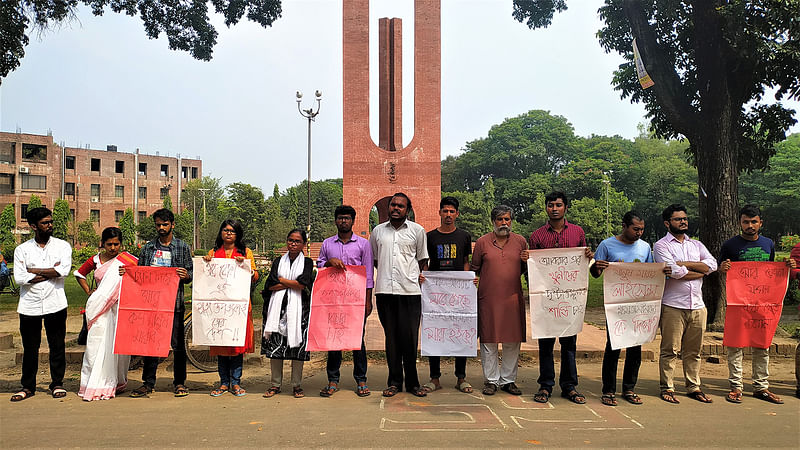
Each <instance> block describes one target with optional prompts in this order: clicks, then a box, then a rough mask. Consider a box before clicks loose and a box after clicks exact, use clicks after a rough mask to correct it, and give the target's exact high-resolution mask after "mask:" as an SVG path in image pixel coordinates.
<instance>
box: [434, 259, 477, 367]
mask: <svg viewBox="0 0 800 450" xmlns="http://www.w3.org/2000/svg"><path fill="white" fill-rule="evenodd" d="M423 275H425V282H424V283H422V327H421V328H422V333H421V336H420V341H421V343H420V347H421V352H422V355H423V356H476V355H477V348H478V289H477V288H476V287H475V284H474V283H473V282H472V280H474V279H475V272H462V271H442V272H439V271H425V272H423Z"/></svg>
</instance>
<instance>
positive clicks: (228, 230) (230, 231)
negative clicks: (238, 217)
mask: <svg viewBox="0 0 800 450" xmlns="http://www.w3.org/2000/svg"><path fill="white" fill-rule="evenodd" d="M222 232H223V233H228V234H236V230H231V229H230V228H225V229H224V230H222Z"/></svg>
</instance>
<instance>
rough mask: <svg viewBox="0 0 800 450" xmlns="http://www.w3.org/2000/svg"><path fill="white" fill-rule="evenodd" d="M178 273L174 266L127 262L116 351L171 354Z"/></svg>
mask: <svg viewBox="0 0 800 450" xmlns="http://www.w3.org/2000/svg"><path fill="white" fill-rule="evenodd" d="M178 282H179V278H178V273H177V272H176V271H175V268H174V267H151V266H125V274H124V275H123V276H122V287H121V288H120V295H119V309H118V311H117V330H116V338H115V339H114V353H115V354H117V355H139V356H159V357H166V356H168V355H169V349H170V344H171V342H172V320H173V318H174V314H175V296H176V295H177V294H178Z"/></svg>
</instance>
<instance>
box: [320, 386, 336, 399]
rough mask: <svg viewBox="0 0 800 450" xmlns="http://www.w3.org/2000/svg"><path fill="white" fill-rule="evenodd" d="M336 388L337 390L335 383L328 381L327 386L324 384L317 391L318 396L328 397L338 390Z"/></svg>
mask: <svg viewBox="0 0 800 450" xmlns="http://www.w3.org/2000/svg"><path fill="white" fill-rule="evenodd" d="M338 390H339V386H337V385H336V383H328V385H327V386H325V387H324V388H322V389H321V390H320V391H319V396H320V397H330V396H332V395H333V394H335V393H336V391H338Z"/></svg>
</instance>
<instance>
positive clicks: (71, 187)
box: [64, 183, 75, 200]
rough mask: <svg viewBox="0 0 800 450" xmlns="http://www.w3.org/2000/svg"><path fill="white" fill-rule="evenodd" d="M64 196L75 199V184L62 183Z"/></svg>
mask: <svg viewBox="0 0 800 450" xmlns="http://www.w3.org/2000/svg"><path fill="white" fill-rule="evenodd" d="M64 195H65V196H69V197H72V198H73V200H74V198H75V183H64Z"/></svg>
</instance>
